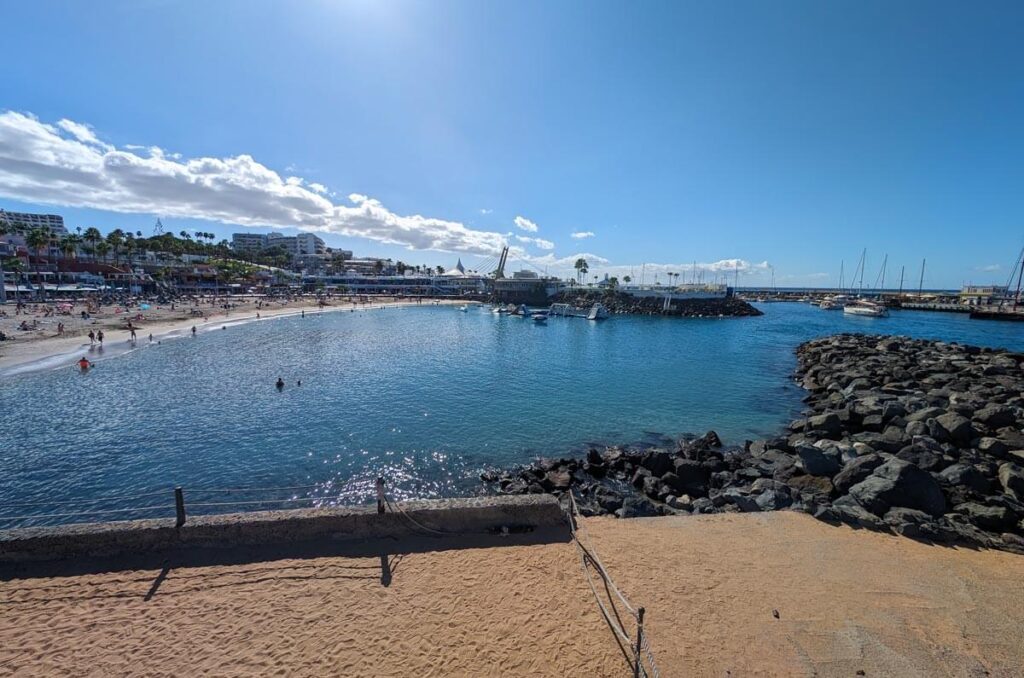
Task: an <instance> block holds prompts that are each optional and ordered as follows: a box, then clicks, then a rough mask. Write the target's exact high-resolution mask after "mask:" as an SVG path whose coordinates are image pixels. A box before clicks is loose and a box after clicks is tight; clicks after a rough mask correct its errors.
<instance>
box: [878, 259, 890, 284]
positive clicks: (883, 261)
mask: <svg viewBox="0 0 1024 678" xmlns="http://www.w3.org/2000/svg"><path fill="white" fill-rule="evenodd" d="M888 265H889V255H888V254H886V255H885V258H884V259H882V285H881V287H879V288H878V291H879V293H881V292H884V291H885V268H886V266H888Z"/></svg>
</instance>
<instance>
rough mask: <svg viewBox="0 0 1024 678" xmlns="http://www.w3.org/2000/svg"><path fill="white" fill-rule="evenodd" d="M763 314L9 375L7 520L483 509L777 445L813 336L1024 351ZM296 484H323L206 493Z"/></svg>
mask: <svg viewBox="0 0 1024 678" xmlns="http://www.w3.org/2000/svg"><path fill="white" fill-rule="evenodd" d="M761 308H762V310H764V312H765V315H764V316H762V317H759V318H733V319H713V320H712V319H708V320H701V319H678V318H646V317H614V318H611V319H609V320H606V321H603V322H589V321H586V320H582V319H573V318H552V319H551V320H549V321H548V323H547V324H546V325H535V324H534V323H533V322H531V321H529V320H524V319H521V318H517V317H508V316H498V315H494V314H492V313H490V312H489V311H488V310H487V309H483V308H472V309H471V310H470V311H469V312H468V313H460V312H458V311H457V310H455V309H454V308H450V307H440V308H434V307H431V308H404V309H388V310H373V311H363V312H358V313H348V312H338V313H326V314H323V315H313V314H310V315H307V316H306V317H305V318H298V317H292V318H286V319H278V320H272V321H262V322H257V323H250V324H246V325H237V326H231V327H228V329H226V330H223V331H222V330H219V329H217V330H213V331H209V332H205V333H200V335H199V336H198V337H196V338H194V339H193V338H180V339H175V340H170V341H164V342H163V343H162V344H161V345H159V346H156V345H154V346H151V347H149V346H146V347H143V348H142V349H140V350H137V351H133V352H131V353H127V354H125V355H121V356H118V357H116V358H111V359H109V360H101V361H100V362H99V363H98V365H97V367H96V368H95V369H94V370H92V371H91V372H90V373H89V374H86V375H82V374H80V373H79V372H78V370H77V369H75V368H67V367H65V368H61V369H57V370H50V371H45V372H36V373H32V374H22V375H17V376H8V377H4V378H0V431H2V432H3V433H2V439H0V515H3V516H13V515H18V516H22V515H44V514H45V515H50V514H55V513H57V514H59V513H66V512H69V511H71V510H80V509H82V508H94V509H119V508H124V507H129V506H146V505H150V504H154V505H160V506H161V507H163V506H165V505H167V506H169V503H168V501H167V498H168V497H170V488H172V487H174V486H175V485H180V486H183V487H185V488H186V493H187V496H188V499H189V501H191V502H193V503H204V502H206V503H217V502H220V501H228V500H232V501H255V500H260V499H264V498H268V497H270V498H277V499H280V498H289V497H305V496H307V495H310V494H312V495H315V496H317V497H321V498H322V500H323V501H324V502H325V503H333V502H352V501H364V500H367V499H369V498H370V497H371V496H372V483H373V479H374V478H376V476H377V475H378V474H379V473H383V474H384V475H386V476H387V477H388V478H389V481H390V482H391V484H392V486H393V488H394V489H395V493H396V494H398V495H399V496H421V497H426V496H439V495H453V494H464V493H467V492H477V491H479V482H478V480H477V476H478V473H479V471H480V470H481V469H482V468H485V467H490V466H508V465H514V464H518V463H525V462H528V461H529V460H531V459H532V458H534V457H537V456H556V455H567V454H574V453H581V452H582V451H584V450H585V449H586V447H587V446H588V445H589V444H591V443H599V444H607V443H623V444H638V443H644V442H651V441H654V440H657V438H658V436H662V435H665V436H669V437H675V436H678V435H680V434H683V433H687V432H693V433H702V432H703V431H705V430H707V429H711V428H713V429H715V430H717V431H718V432H719V434H720V435H721V436H722V437H723V439H724V440H725V441H726V442H727V443H737V444H738V443H741V442H742V441H743V440H744V439H745V438H754V437H757V436H764V435H771V434H773V433H775V432H777V431H778V430H779V428H780V427H781V426H782V425H784V424H785V423H786V422H788V421H789V420H790V419H792V418H793V417H794V416H796V414H797V413H798V412H799V411H800V407H801V403H800V398H801V396H802V394H801V391H800V389H799V388H798V387H797V386H796V385H794V384H793V383H792V381H791V378H790V375H791V372H792V370H793V368H794V366H795V364H796V360H795V356H794V354H793V349H794V348H795V347H796V346H797V344H799V343H800V342H801V341H804V340H806V339H809V338H812V337H816V336H821V335H825V334H831V333H835V332H841V331H861V332H872V333H874V332H882V333H891V334H906V335H912V336H918V337H927V338H936V339H945V340H954V341H961V342H967V343H974V344H980V345H986V346H998V347H1007V348H1011V349H1014V350H1024V324H1022V325H1017V324H1013V323H1002V322H985V321H971V320H969V319H968V318H967V317H966V316H962V315H953V314H937V313H920V312H912V311H906V312H894V313H893V314H892V316H891V317H890V318H885V319H873V318H856V317H849V316H844V315H843V314H842V313H841V312H827V311H821V310H819V309H817V308H813V307H810V306H808V305H804V304H795V303H781V304H765V305H763V306H762V307H761ZM278 376H281V377H283V378H284V380H285V381H286V382H287V386H286V387H285V389H284V390H283V391H282V392H278V390H277V389H276V388H275V387H274V382H275V380H276V379H277V377H278ZM298 380H301V381H302V385H301V386H297V385H296V382H297V381H298ZM293 486H303V487H304V486H312V487H311V488H310V489H308V490H307V489H302V490H290V491H289V490H282V491H279V492H276V493H270V494H267V493H257V494H253V495H246V494H244V493H241V494H238V493H235V494H230V495H222V494H212V493H204V492H202V491H201V490H203V489H204V488H246V487H293ZM154 491H158V492H161V493H162V494H158V495H156V496H155V497H154V498H153V499H152V500H149V501H148V500H147V499H145V498H143V499H125V500H120V499H111V500H109V501H102V502H99V501H96V502H94V503H85V504H71V505H61V504H56V503H55V502H59V501H74V502H81V501H85V500H89V502H92V500H96V499H98V498H101V497H115V496H120V495H133V494H139V493H148V492H154ZM36 502H38V503H40V505H39V506H24V505H22V504H26V503H36ZM295 505H307V504H303V503H302V502H296V503H295ZM69 506H70V507H71V508H69ZM238 508H268V506H264V505H259V504H246V505H242V506H240V507H238ZM193 510H194V511H195V512H211V511H221V510H228V507H214V506H211V507H198V506H197V507H196V508H195V509H193ZM171 514H173V511H170V512H168V510H167V509H164V508H161V509H160V510H155V511H152V512H150V513H143V514H135V513H132V514H130V515H122V514H110V515H103V517H106V518H111V519H116V518H123V517H140V516H141V515H146V516H149V515H171ZM96 517H97V516H95V515H94V516H92V518H93V519H95V518H96ZM84 519H87V517H82V516H56V517H51V518H38V519H34V520H29V521H25V520H19V521H6V522H4V521H0V527H2V526H12V525H14V524H20V525H24V524H42V523H49V522H62V521H75V520H84Z"/></svg>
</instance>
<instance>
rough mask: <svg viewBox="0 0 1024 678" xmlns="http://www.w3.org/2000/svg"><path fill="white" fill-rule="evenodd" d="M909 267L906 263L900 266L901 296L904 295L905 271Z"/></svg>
mask: <svg viewBox="0 0 1024 678" xmlns="http://www.w3.org/2000/svg"><path fill="white" fill-rule="evenodd" d="M906 269H907V267H906V265H905V264H904V265H903V266H900V293H899V296H901V297H902V296H903V272H904V271H905V270H906Z"/></svg>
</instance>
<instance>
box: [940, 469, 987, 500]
mask: <svg viewBox="0 0 1024 678" xmlns="http://www.w3.org/2000/svg"><path fill="white" fill-rule="evenodd" d="M938 479H939V482H940V483H942V484H943V485H962V486H964V487H967V488H969V489H971V490H973V491H974V492H977V493H979V494H985V493H988V492H989V490H991V489H992V482H991V481H990V480H989V479H988V478H986V477H985V474H984V473H982V472H981V471H980V470H978V469H977V468H975V467H974V466H971V465H970V464H962V463H961V464H953V465H952V466H949V467H946V468H945V469H943V470H942V471H941V472H940V473H938Z"/></svg>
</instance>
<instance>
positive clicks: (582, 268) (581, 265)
mask: <svg viewBox="0 0 1024 678" xmlns="http://www.w3.org/2000/svg"><path fill="white" fill-rule="evenodd" d="M573 268H575V269H576V281H577V282H581V283H582V281H583V276H585V275H586V274H587V271H589V270H590V268H589V267H588V266H587V260H586V259H584V258H583V257H580V258H579V259H577V260H576V263H575V264H573Z"/></svg>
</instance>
